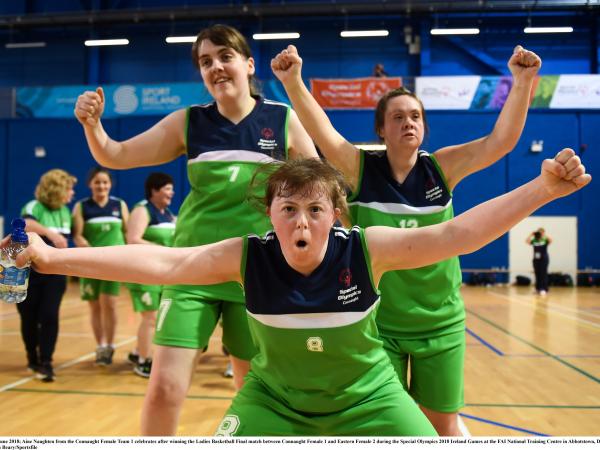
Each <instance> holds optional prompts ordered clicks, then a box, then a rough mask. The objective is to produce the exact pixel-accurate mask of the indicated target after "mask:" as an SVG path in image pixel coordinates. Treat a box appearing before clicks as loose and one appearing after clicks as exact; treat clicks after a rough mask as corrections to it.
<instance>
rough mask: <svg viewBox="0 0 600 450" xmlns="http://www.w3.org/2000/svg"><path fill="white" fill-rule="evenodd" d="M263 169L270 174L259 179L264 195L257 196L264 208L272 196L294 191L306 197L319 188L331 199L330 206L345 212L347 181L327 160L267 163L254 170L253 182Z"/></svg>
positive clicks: (284, 194)
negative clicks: (261, 179) (262, 179)
mask: <svg viewBox="0 0 600 450" xmlns="http://www.w3.org/2000/svg"><path fill="white" fill-rule="evenodd" d="M265 172H267V173H268V174H269V175H268V178H267V179H266V181H262V182H260V181H258V183H260V184H262V185H266V188H265V195H264V196H262V197H260V198H257V199H259V200H261V203H262V204H263V205H264V206H266V207H267V208H268V207H270V206H271V203H272V202H273V199H274V198H275V197H290V196H292V195H295V194H299V195H302V196H306V197H308V196H310V195H312V194H313V193H315V192H322V193H324V194H325V195H327V197H328V198H329V199H330V200H331V203H332V204H333V207H334V208H338V209H339V210H340V212H341V213H342V216H345V215H347V214H348V204H347V203H346V192H347V191H348V183H347V182H346V180H345V179H344V176H343V175H342V174H341V173H340V172H339V171H338V170H337V169H335V168H334V167H333V166H332V165H330V164H329V163H328V162H326V161H321V160H320V159H318V158H307V159H297V160H289V161H286V162H285V163H273V164H266V165H265V166H263V167H261V168H260V169H259V170H257V172H256V173H255V175H254V178H253V180H252V185H253V186H256V184H257V180H258V179H259V178H262V177H261V176H260V175H261V174H264V173H265Z"/></svg>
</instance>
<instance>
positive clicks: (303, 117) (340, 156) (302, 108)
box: [271, 45, 360, 187]
mask: <svg viewBox="0 0 600 450" xmlns="http://www.w3.org/2000/svg"><path fill="white" fill-rule="evenodd" d="M301 69H302V58H300V55H298V50H297V49H296V47H294V46H293V45H289V46H288V47H287V49H285V50H283V51H282V52H281V53H279V54H278V55H277V56H276V57H275V58H273V59H272V60H271V70H273V73H274V74H275V76H276V77H277V78H278V79H279V81H281V83H282V84H283V87H284V88H285V91H286V92H287V95H288V97H289V98H290V101H291V102H292V106H293V107H294V110H295V111H296V113H297V114H298V118H299V119H300V122H302V125H303V126H304V128H305V129H306V131H307V132H308V134H309V135H310V137H311V138H312V139H313V140H314V141H315V143H316V144H317V146H318V147H319V149H320V150H321V152H322V153H323V155H324V156H325V158H327V160H328V161H329V162H330V163H331V164H333V165H334V166H335V167H336V168H337V169H338V170H339V171H340V172H342V173H343V174H344V176H345V177H346V180H347V181H348V183H349V184H350V185H351V186H352V187H356V185H357V183H358V171H359V164H360V161H359V151H358V149H357V148H356V147H354V145H352V144H351V143H350V142H348V141H347V140H346V139H345V138H344V137H343V136H342V135H341V134H339V133H338V132H337V131H336V129H335V128H334V127H333V125H332V124H331V121H330V120H329V117H327V114H325V111H323V109H322V108H321V106H319V104H318V103H317V101H316V100H315V99H314V98H313V96H312V95H311V93H310V92H309V91H308V89H307V88H306V86H305V85H304V82H303V81H302V74H301Z"/></svg>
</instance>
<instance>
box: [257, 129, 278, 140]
mask: <svg viewBox="0 0 600 450" xmlns="http://www.w3.org/2000/svg"><path fill="white" fill-rule="evenodd" d="M260 134H261V136H262V137H263V139H273V136H275V132H274V131H273V130H271V129H270V128H263V129H262V130H260Z"/></svg>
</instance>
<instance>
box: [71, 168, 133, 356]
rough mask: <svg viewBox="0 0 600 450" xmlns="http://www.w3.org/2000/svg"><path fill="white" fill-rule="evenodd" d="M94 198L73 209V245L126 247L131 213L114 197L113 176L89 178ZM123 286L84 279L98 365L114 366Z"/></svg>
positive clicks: (97, 173) (94, 173) (100, 171)
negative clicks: (118, 311) (121, 288)
mask: <svg viewBox="0 0 600 450" xmlns="http://www.w3.org/2000/svg"><path fill="white" fill-rule="evenodd" d="M87 185H88V187H89V188H90V191H91V193H92V195H91V196H90V197H87V198H84V199H83V200H80V201H78V202H77V203H76V204H75V207H74V208H73V242H74V243H75V245H76V246H77V247H104V246H107V245H123V244H125V232H126V230H127V220H128V219H129V209H128V208H127V205H126V204H125V202H124V201H123V200H121V199H120V198H117V197H112V196H111V195H110V190H111V189H112V176H111V174H110V172H109V171H108V170H106V169H104V168H102V167H95V168H93V169H92V170H91V171H90V173H89V174H88V178H87ZM120 286H121V285H120V283H118V282H116V281H108V280H96V279H89V278H81V279H80V280H79V290H80V295H81V299H82V300H84V301H87V302H88V305H89V306H90V320H91V324H92V332H93V333H94V338H95V339H96V364H98V365H100V366H108V365H110V364H112V360H113V354H114V352H115V347H114V340H115V334H116V332H117V300H118V298H119V291H120Z"/></svg>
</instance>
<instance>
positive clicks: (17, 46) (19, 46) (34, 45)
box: [4, 42, 46, 48]
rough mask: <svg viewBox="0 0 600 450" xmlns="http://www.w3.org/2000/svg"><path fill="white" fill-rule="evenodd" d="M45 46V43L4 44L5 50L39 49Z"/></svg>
mask: <svg viewBox="0 0 600 450" xmlns="http://www.w3.org/2000/svg"><path fill="white" fill-rule="evenodd" d="M45 46H46V43H45V42H8V43H6V44H4V47H5V48H38V47H45Z"/></svg>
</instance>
